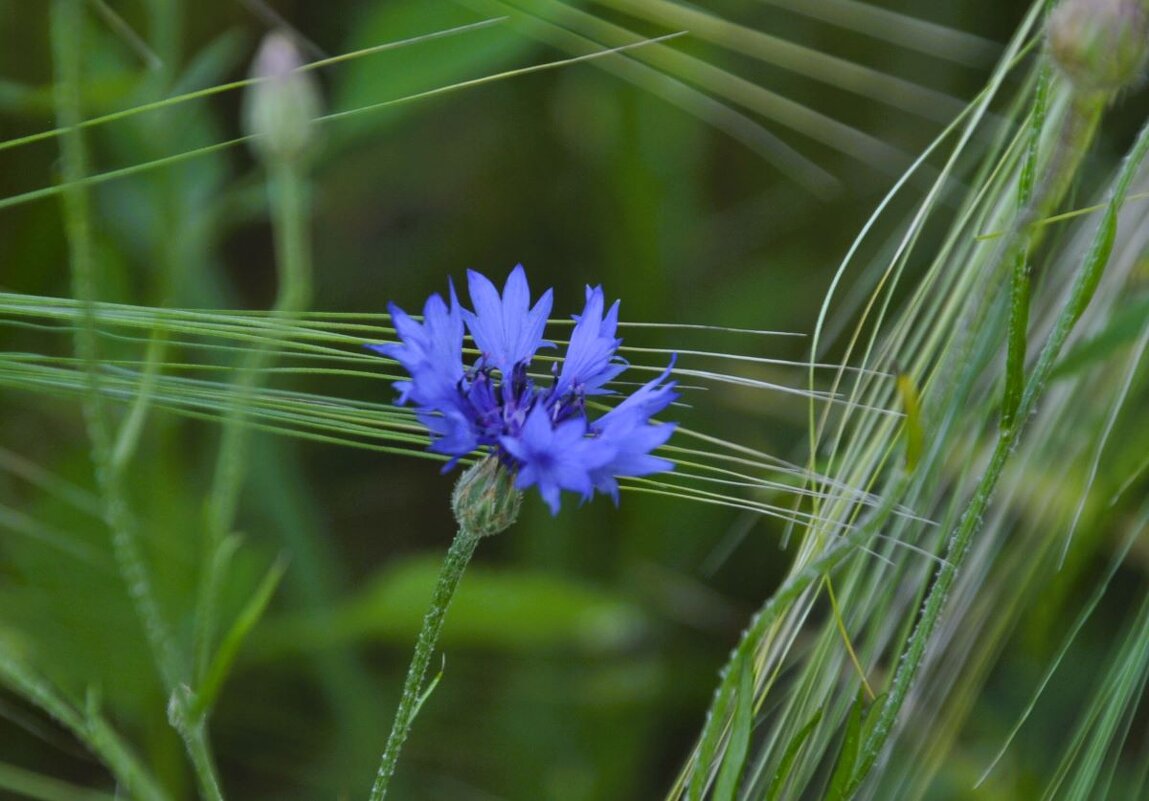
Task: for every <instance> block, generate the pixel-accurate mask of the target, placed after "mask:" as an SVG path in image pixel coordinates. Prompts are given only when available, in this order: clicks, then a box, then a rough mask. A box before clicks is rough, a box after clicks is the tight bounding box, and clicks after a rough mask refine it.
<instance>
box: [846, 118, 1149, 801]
mask: <svg viewBox="0 0 1149 801" xmlns="http://www.w3.org/2000/svg"><path fill="white" fill-rule="evenodd" d="M1146 153H1149V125H1147V126H1145V127H1144V128H1142V129H1141V133H1140V135H1139V137H1138V139H1137V142H1136V143H1135V144H1134V146H1133V149H1132V150H1131V151H1130V153H1129V156H1128V157H1127V158H1126V160H1125V163H1124V165H1123V166H1122V169H1121V172H1120V174H1119V176H1118V178H1117V181H1116V183H1115V185H1114V189H1113V192H1112V194H1111V196H1110V199H1109V205H1108V207H1107V208H1106V211H1105V216H1104V217H1103V219H1102V220H1101V223H1100V225H1099V227H1098V230H1097V233H1096V235H1095V237H1094V240H1093V244H1092V245H1091V247H1090V249H1089V252H1088V253H1087V254H1086V256H1085V260H1084V262H1083V264H1082V266H1081V269H1080V270H1079V271H1078V273H1077V278H1076V280H1075V281H1074V284H1073V287H1072V289H1071V291H1070V294H1069V297H1068V299H1067V301H1066V303H1065V305H1064V306H1063V308H1062V311H1061V313H1060V314H1059V316H1058V318H1057V320H1056V322H1055V323H1054V327H1053V330H1052V331H1051V333H1050V335H1049V338H1048V339H1047V340H1046V342H1045V345H1044V346H1043V348H1042V351H1041V354H1040V355H1039V357H1038V361H1037V364H1036V365H1035V366H1034V369H1033V372H1032V374H1031V375H1030V377H1029V380H1028V381H1027V382H1026V387H1025V392H1024V394H1023V395H1022V398H1021V401H1020V403H1019V404H1018V414H1017V420H1018V425H1015V426H1012V427H1010V428H1006V429H1002V431H1001V433H1000V434H999V436H998V440H997V444H996V446H995V447H994V451H993V455H992V456H991V458H990V461H989V464H988V465H987V467H986V470H985V472H984V473H983V474H982V477H981V480H980V481H979V483H978V486H977V488H976V489H975V490H974V494H973V496H972V497H971V499H970V502H969V504H968V505H967V506H966V509H965V512H964V513H963V514H962V516H961V518H960V519H959V521H958V523H957V525H956V527H955V529H954V531H953V535H952V536H951V537H950V540H949V545H948V546H947V550H946V554H945V561H944V562H943V563H942V565H941V567H939V568H938V571H937V574H936V576H935V578H934V582H933V584H932V585H931V586H930V589H929V592H928V593H927V595H926V599H925V601H924V603H923V604H922V613H921V617H920V618H919V621H918V624H917V626H916V627H915V628H914V631H913V633H912V634H911V635H910V638H909V641H908V643H907V645H906V648H905V650H904V651H903V653H902V657H901V659H900V660H899V662H898V670H897V673H895V675H894V679H893V682H892V684H891V686H890V689H889V693H888V695H887V696H886V701H885V703H884V704H883V706H882V708H881V710H880V712H879V713H878V715H879V717H878V720H877V721H876V722H875V725H874V727H873V729H872V730H871V733H870V735H869V737H868V738H867V739H866V742H865V744H864V746H863V752H862V753H863V756H862V760H861V762H860V765H859V768H858V770H857V772H855V774H854V777H853V780H852V781H851V783H850V787H851V792H852V791H853V790H856V789H857V788H858V787H860V786H861V783H862V782H863V781H864V780H865V778H866V776H867V775H868V774H869V772H870V770H871V769H872V768H873V766H874V764H875V763H876V762H877V758H878V754H879V753H880V751H881V749H882V747H883V746H884V745H885V743H886V741H887V739H888V738H889V736H890V733H891V731H892V729H893V726H894V722H895V720H896V719H897V717H898V714H899V713H900V711H901V709H902V705H903V704H904V703H905V700H906V697H907V696H908V694H909V691H910V688H911V687H912V686H913V685H914V683H915V679H916V678H917V675H918V671H919V670H920V669H921V666H922V663H923V661H924V658H925V654H926V648H927V646H928V645H929V643H930V642H931V641H932V638H933V634H934V632H935V631H936V630H937V627H938V625H939V623H940V622H941V618H942V613H943V611H944V609H945V603H946V599H947V597H948V595H949V592H950V589H951V588H952V587H953V584H954V581H955V580H956V578H957V576H958V574H959V573H960V571H961V568H962V565H963V564H964V562H965V558H966V556H967V555H968V554H969V551H970V546H971V544H972V542H973V538H974V536H975V535H976V534H977V532H978V530H979V529H980V528H981V523H982V520H983V519H984V515H985V511H986V509H987V507H988V506H989V502H990V499H991V498H992V497H993V493H994V490H995V489H996V487H997V483H998V480H999V479H1000V478H1001V475H1002V473H1003V471H1004V468H1005V465H1006V462H1007V461H1008V459H1009V455H1010V454H1011V453H1012V452H1013V450H1014V446H1015V445H1016V444H1017V440H1018V437H1019V436H1020V432H1021V429H1022V426H1021V423H1022V422H1023V421H1024V420H1025V419H1026V418H1027V417H1028V416H1029V413H1030V412H1031V411H1032V410H1033V408H1034V406H1035V405H1036V403H1037V400H1038V398H1039V397H1040V396H1041V394H1042V392H1043V390H1044V389H1045V385H1046V383H1047V381H1048V380H1049V377H1050V375H1051V374H1052V372H1053V368H1054V365H1055V364H1056V362H1057V359H1058V357H1059V356H1060V355H1061V351H1062V348H1063V347H1064V346H1065V342H1066V340H1067V339H1068V338H1069V335H1070V333H1071V332H1072V331H1073V328H1074V326H1075V325H1076V323H1077V321H1078V319H1080V317H1081V315H1082V313H1083V312H1084V311H1085V308H1086V307H1087V306H1088V305H1089V302H1090V300H1091V299H1092V298H1093V293H1094V292H1095V291H1096V289H1097V284H1098V282H1099V281H1100V280H1101V276H1102V275H1103V274H1104V271H1105V265H1106V264H1107V263H1108V261H1109V255H1110V253H1111V252H1112V250H1113V243H1114V239H1115V236H1116V232H1117V215H1118V213H1119V211H1120V209H1121V206H1122V204H1123V203H1124V201H1125V197H1126V195H1127V194H1128V191H1129V186H1130V184H1131V183H1132V181H1133V178H1134V176H1135V175H1136V174H1137V171H1138V169H1139V168H1140V166H1141V163H1142V162H1143V161H1144V160H1145V156H1146Z"/></svg>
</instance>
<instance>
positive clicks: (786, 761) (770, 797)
mask: <svg viewBox="0 0 1149 801" xmlns="http://www.w3.org/2000/svg"><path fill="white" fill-rule="evenodd" d="M822 712H823V710H822V709H821V708H819V709H818V711H817V712H815V713H814V716H813V717H812V718H810V720H809V721H808V722H807V723H806V725H805V726H803V727H802V728H801V729H799V730H798V733H797V734H796V735H794V739H792V740H791V741H790V744H789V745H787V746H786V753H785V754H783V755H782V761H781V762H779V763H778V770H776V771H775V772H774V778H773V779H772V780H771V781H770V788H769V789H768V790H767V791H766V801H778V799H779V798H780V797H781V795H782V790H783V789H785V787H786V779H787V777H789V775H790V769H791V768H792V767H793V766H794V761H795V760H796V759H797V758H798V753H799V752H800V751H801V750H802V746H803V745H805V744H806V741H807V740H808V739H810V734H811V733H812V732H813V731H814V729H816V728H817V727H818V724H819V723H820V722H821V720H822Z"/></svg>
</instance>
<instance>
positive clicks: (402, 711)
mask: <svg viewBox="0 0 1149 801" xmlns="http://www.w3.org/2000/svg"><path fill="white" fill-rule="evenodd" d="M480 539H481V537H480V536H479V535H477V534H473V533H471V532H470V531H468V530H467V529H465V528H460V529H459V532H458V533H457V534H456V535H455V540H454V542H452V543H451V547H450V549H449V550H448V551H447V556H446V558H445V559H444V560H443V567H442V568H441V569H440V571H439V580H438V582H437V583H436V584H435V594H434V595H433V596H432V597H431V606H430V608H428V610H427V614H426V616H424V618H423V627H422V628H421V629H420V630H419V637H418V639H416V641H415V653H414V654H413V655H412V657H411V666H410V667H409V668H407V678H406V680H405V681H404V682H403V694H402V695H401V696H400V697H399V707H398V709H396V710H395V722H394V723H393V724H391V734H390V735H389V736H388V737H387V745H386V747H385V748H384V749H383V757H382V759H381V760H380V763H379V771H378V773H377V774H376V775H375V783H374V785H372V787H371V795H370V801H383V799H384V798H385V797H386V795H387V786H388V784H390V782H391V777H392V776H393V775H394V774H395V765H396V763H397V762H398V761H399V751H400V750H401V749H402V748H403V742H404V741H405V740H406V739H407V734H408V733H409V732H410V731H411V723H412V721H414V719H415V715H416V713H417V712H418V711H419V704H420V698H421V695H422V692H421V690H422V685H423V677H424V676H425V675H426V673H427V665H428V664H429V663H430V661H431V654H432V653H433V652H434V650H435V643H437V642H438V640H439V632H440V631H441V630H442V628H443V620H444V618H445V617H446V615H447V608H448V607H449V606H450V605H451V599H452V598H453V597H454V595H455V590H456V589H457V588H458V586H459V580H460V579H462V577H463V571H464V570H466V568H467V564H468V563H469V562H470V561H471V557H472V556H473V555H474V553H475V547H476V546H477V545H478V544H479V540H480Z"/></svg>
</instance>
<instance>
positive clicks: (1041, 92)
mask: <svg viewBox="0 0 1149 801" xmlns="http://www.w3.org/2000/svg"><path fill="white" fill-rule="evenodd" d="M1051 71H1052V69H1051V68H1050V67H1049V66H1046V67H1045V69H1043V70H1042V73H1041V75H1040V76H1039V78H1038V85H1037V91H1036V94H1035V97H1034V101H1033V113H1032V116H1031V133H1030V142H1029V148H1028V152H1027V154H1026V158H1025V163H1024V164H1023V166H1022V173H1021V178H1020V180H1019V182H1018V200H1019V202H1020V203H1021V212H1020V214H1019V215H1018V221H1017V223H1016V224H1015V225H1014V227H1013V230H1012V231H1011V232H1010V235H1008V236H1007V237H1006V241H1005V243H1004V245H1003V248H1004V253H1005V258H1006V259H1007V260H1009V261H1010V262H1011V263H1012V265H1013V267H1012V272H1011V277H1010V304H1009V328H1008V331H1009V333H1008V343H1007V347H1006V361H1005V393H1004V395H1003V398H1002V410H1001V425H1002V427H1003V428H1012V427H1013V426H1014V425H1015V424H1016V422H1017V411H1018V408H1017V407H1018V404H1019V403H1020V402H1021V396H1022V392H1023V391H1024V388H1025V356H1026V352H1027V349H1028V348H1027V346H1028V332H1029V298H1030V286H1031V283H1032V282H1031V279H1030V263H1029V256H1030V254H1031V253H1033V252H1034V251H1035V250H1036V249H1037V247H1038V245H1040V243H1041V240H1042V238H1043V237H1044V234H1045V230H1046V227H1045V226H1044V225H1042V224H1041V223H1042V221H1043V220H1044V219H1046V218H1047V217H1049V216H1050V215H1051V214H1052V213H1053V212H1054V210H1055V209H1056V208H1057V206H1058V204H1060V203H1061V201H1062V200H1063V199H1064V198H1065V195H1066V193H1067V192H1068V190H1069V187H1070V185H1071V184H1072V183H1073V178H1074V176H1075V175H1076V174H1077V170H1078V168H1079V167H1080V166H1081V161H1082V158H1083V157H1084V156H1085V153H1086V152H1087V151H1088V150H1089V146H1090V144H1092V142H1093V137H1094V136H1095V135H1096V133H1097V127H1098V125H1099V123H1100V121H1101V114H1102V111H1103V110H1104V108H1105V100H1104V98H1100V97H1098V96H1097V95H1082V94H1080V93H1075V94H1074V96H1073V97H1072V98H1071V100H1070V102H1069V109H1068V111H1067V113H1066V118H1065V120H1064V122H1063V123H1062V124H1061V125H1060V126H1059V128H1058V132H1057V135H1056V137H1055V139H1054V143H1053V149H1052V152H1051V153H1050V155H1049V158H1048V160H1047V162H1046V164H1045V167H1044V170H1043V171H1042V177H1041V179H1040V180H1036V178H1035V176H1036V174H1037V165H1038V159H1037V155H1038V146H1039V143H1040V139H1041V132H1042V129H1043V128H1044V125H1045V121H1046V114H1045V111H1046V106H1047V104H1048V98H1049V86H1050V83H1051V77H1050V73H1051Z"/></svg>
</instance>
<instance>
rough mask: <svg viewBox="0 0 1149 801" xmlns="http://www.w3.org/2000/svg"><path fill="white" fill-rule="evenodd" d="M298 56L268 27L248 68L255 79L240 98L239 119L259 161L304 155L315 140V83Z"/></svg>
mask: <svg viewBox="0 0 1149 801" xmlns="http://www.w3.org/2000/svg"><path fill="white" fill-rule="evenodd" d="M302 65H303V61H302V59H301V58H300V56H299V51H298V50H297V49H296V47H295V44H294V43H293V42H292V41H291V39H290V38H289V37H288V36H287V35H286V34H283V33H279V32H277V31H273V32H272V33H269V34H268V35H267V36H265V37H264V39H263V44H262V45H260V48H259V52H258V53H257V54H256V56H255V61H254V62H253V63H252V67H251V77H252V78H254V79H256V80H257V81H258V83H256V84H253V85H252V86H251V87H249V88H248V90H247V94H246V96H245V97H244V122H245V124H246V127H247V133H248V134H250V135H252V136H254V137H255V140H254V141H253V143H252V148H253V149H254V150H255V152H256V154H257V155H258V156H260V157H261V158H263V159H264V160H272V159H280V160H284V161H291V160H295V159H298V158H301V157H303V156H304V155H305V154H306V152H307V150H308V147H309V146H310V145H311V144H312V142H313V140H314V127H315V126H314V120H315V118H316V117H318V116H319V111H320V98H319V87H318V85H317V83H316V81H315V78H314V76H312V75H311V74H310V73H308V72H301V71H300V70H299V68H300V67H301V66H302Z"/></svg>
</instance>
